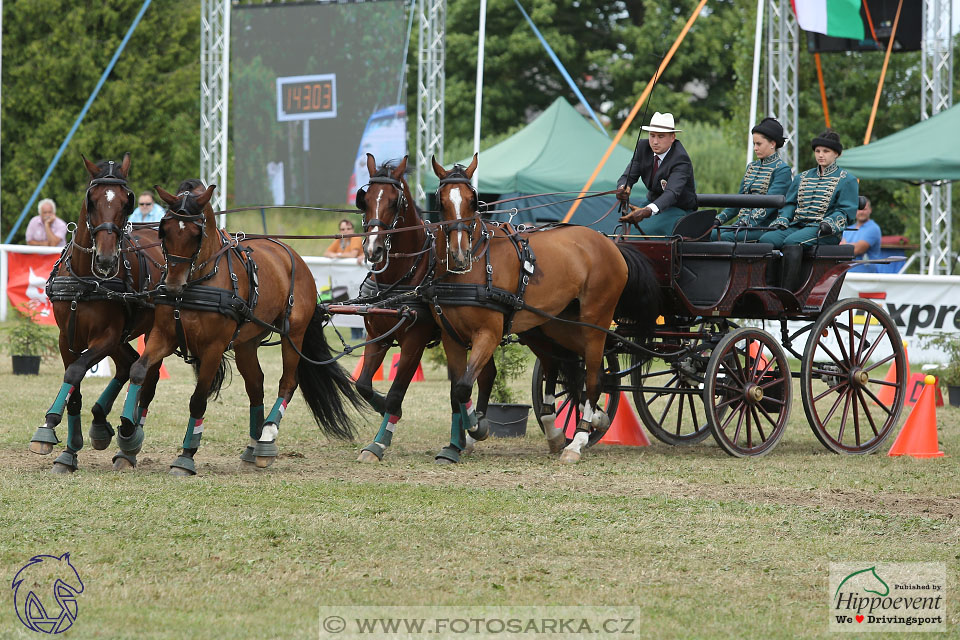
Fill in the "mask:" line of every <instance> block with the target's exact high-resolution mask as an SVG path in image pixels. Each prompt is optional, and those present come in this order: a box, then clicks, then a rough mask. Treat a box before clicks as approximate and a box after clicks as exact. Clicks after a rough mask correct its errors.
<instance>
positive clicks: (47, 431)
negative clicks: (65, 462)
mask: <svg viewBox="0 0 960 640" xmlns="http://www.w3.org/2000/svg"><path fill="white" fill-rule="evenodd" d="M30 442H49V443H50V444H57V443H58V442H60V440H59V439H58V438H57V432H56V431H54V430H53V429H51V428H50V427H48V426H46V425H44V426H42V427H37V430H36V431H35V432H34V433H33V437H32V438H30Z"/></svg>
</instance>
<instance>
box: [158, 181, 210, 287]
mask: <svg viewBox="0 0 960 640" xmlns="http://www.w3.org/2000/svg"><path fill="white" fill-rule="evenodd" d="M190 195H192V194H191V193H190V192H189V191H181V192H180V193H178V194H177V197H178V198H180V204H179V205H178V206H177V208H176V209H174V208H173V207H170V209H169V210H168V211H167V213H166V214H164V216H163V218H162V219H161V220H160V227H159V228H158V229H157V235H158V236H160V250H161V251H162V252H163V259H164V262H165V263H166V265H167V268H166V269H164V273H163V278H164V280H166V277H167V273H168V272H169V269H170V267H172V266H175V265H177V264H180V263H182V262H188V263H190V271H189V273H187V280H190V276H192V275H193V272H194V271H195V270H196V268H197V265H196V260H197V258H198V257H199V256H200V250H201V249H202V248H203V241H204V239H205V238H206V237H207V228H206V224H205V219H204V213H203V211H201V212H200V213H190V211H189V210H187V198H188V197H189V196H190ZM165 220H177V221H178V222H181V223H183V222H186V223H190V222H192V223H193V224H195V225H197V226H198V227H200V241H199V242H198V243H197V249H196V251H194V252H193V255H192V256H190V257H189V258H186V257H184V256H178V255H176V254H173V253H168V252H167V245H166V243H165V242H164V236H165V235H166V233H165V232H164V231H163V222H164V221H165Z"/></svg>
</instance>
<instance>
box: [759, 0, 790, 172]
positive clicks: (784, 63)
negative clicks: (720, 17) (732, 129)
mask: <svg viewBox="0 0 960 640" xmlns="http://www.w3.org/2000/svg"><path fill="white" fill-rule="evenodd" d="M767 15H768V16H769V19H768V20H767V113H766V115H769V116H773V117H774V118H776V119H777V120H779V121H780V124H781V125H783V136H784V138H786V139H787V141H786V142H785V143H784V145H783V151H782V152H781V156H782V157H783V159H784V160H786V161H787V162H789V163H790V166H792V167H793V168H794V170H795V171H799V170H800V167H799V165H798V164H797V122H798V118H797V103H798V101H797V58H798V57H799V56H798V50H799V43H798V37H797V35H798V31H799V29H798V27H797V19H796V17H795V16H794V15H793V8H792V7H791V6H790V0H768V3H767ZM753 124H754V123H752V122H751V123H750V126H751V127H752V126H753Z"/></svg>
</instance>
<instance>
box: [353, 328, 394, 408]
mask: <svg viewBox="0 0 960 640" xmlns="http://www.w3.org/2000/svg"><path fill="white" fill-rule="evenodd" d="M389 348H390V345H389V343H388V342H387V341H385V340H382V341H380V342H371V343H370V344H368V345H367V346H365V347H364V348H363V368H362V369H361V371H360V377H358V378H357V381H356V386H357V391H359V392H360V396H361V397H363V399H364V400H366V401H367V402H368V403H369V404H370V406H371V407H373V410H374V411H376V412H377V413H379V414H380V415H383V414H384V413H386V411H387V409H386V399H385V398H384V397H383V396H382V395H380V394H379V393H377V391H376V389H374V388H373V374H375V373H376V372H377V370H378V369H379V368H380V365H381V364H383V359H384V358H385V357H386V356H387V350H388V349H389Z"/></svg>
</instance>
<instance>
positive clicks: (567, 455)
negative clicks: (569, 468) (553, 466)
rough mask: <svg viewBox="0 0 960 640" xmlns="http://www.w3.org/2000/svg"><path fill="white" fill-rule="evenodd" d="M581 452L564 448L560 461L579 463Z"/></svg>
mask: <svg viewBox="0 0 960 640" xmlns="http://www.w3.org/2000/svg"><path fill="white" fill-rule="evenodd" d="M580 457H581V456H580V454H579V453H577V452H576V451H573V450H571V449H564V450H563V453H561V454H560V462H562V463H563V464H577V463H578V462H580Z"/></svg>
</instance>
